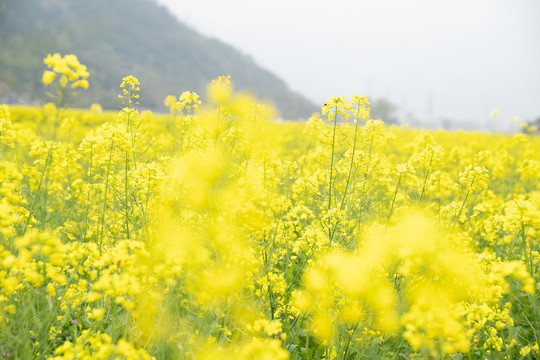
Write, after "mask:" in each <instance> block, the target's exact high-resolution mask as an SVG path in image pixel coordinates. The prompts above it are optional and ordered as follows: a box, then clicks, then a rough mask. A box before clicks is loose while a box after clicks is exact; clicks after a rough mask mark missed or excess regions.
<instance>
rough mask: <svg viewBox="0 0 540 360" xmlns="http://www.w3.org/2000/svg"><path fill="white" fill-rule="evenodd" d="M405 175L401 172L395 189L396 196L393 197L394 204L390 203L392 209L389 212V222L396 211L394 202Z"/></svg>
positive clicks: (393, 202)
mask: <svg viewBox="0 0 540 360" xmlns="http://www.w3.org/2000/svg"><path fill="white" fill-rule="evenodd" d="M402 177H403V174H399V178H398V182H397V185H396V191H394V196H393V197H392V205H390V211H389V212H388V220H387V222H388V223H389V222H390V218H391V217H392V212H393V211H394V204H395V203H396V197H397V193H398V190H399V184H401V178H402Z"/></svg>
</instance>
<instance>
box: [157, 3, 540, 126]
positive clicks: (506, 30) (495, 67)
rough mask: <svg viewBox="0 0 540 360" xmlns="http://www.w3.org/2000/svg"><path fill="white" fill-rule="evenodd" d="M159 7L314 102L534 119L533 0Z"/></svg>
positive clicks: (538, 86)
mask: <svg viewBox="0 0 540 360" xmlns="http://www.w3.org/2000/svg"><path fill="white" fill-rule="evenodd" d="M158 2H159V3H161V4H163V5H165V6H167V7H168V8H169V9H170V10H171V12H172V13H174V14H175V15H176V16H177V17H178V18H180V19H181V20H182V21H184V22H185V23H187V24H188V25H190V26H191V27H192V28H194V29H195V30H197V31H198V32H200V33H202V34H204V35H208V36H211V37H215V38H218V39H220V40H222V41H224V42H226V43H228V44H230V45H232V46H234V47H236V48H237V49H239V50H240V51H242V52H243V53H245V54H249V55H251V56H252V57H253V58H254V59H255V61H256V62H257V63H259V64H260V65H261V66H263V67H264V68H266V69H268V70H270V71H272V72H274V73H275V74H277V75H278V76H280V77H281V78H282V79H284V80H285V82H286V83H287V84H288V85H289V87H290V88H291V89H293V90H295V91H298V92H300V93H301V94H303V95H305V96H306V97H308V98H309V99H311V100H312V101H314V102H315V103H317V104H322V103H324V101H325V100H326V99H327V98H328V97H329V96H331V95H345V96H350V95H352V94H354V93H358V94H361V95H368V96H370V97H371V98H372V99H376V98H380V97H384V98H387V99H388V100H390V101H391V102H393V103H394V104H395V105H397V106H398V107H399V108H400V111H401V112H400V115H403V114H405V113H413V114H414V115H415V116H416V117H417V118H419V119H421V120H424V119H432V121H438V119H440V118H441V117H447V118H450V119H455V120H459V121H475V122H479V123H483V122H485V121H488V117H489V112H490V110H492V109H494V108H498V109H500V110H501V119H507V118H509V117H511V116H517V117H519V119H520V120H532V119H535V118H537V117H540V0H452V1H439V0H370V1H364V0H356V1H354V0H334V1H321V0H297V1H294V0H272V1H266V0H228V1H222V0H221V1H220V0H197V1H184V0H158ZM233 81H234V79H233Z"/></svg>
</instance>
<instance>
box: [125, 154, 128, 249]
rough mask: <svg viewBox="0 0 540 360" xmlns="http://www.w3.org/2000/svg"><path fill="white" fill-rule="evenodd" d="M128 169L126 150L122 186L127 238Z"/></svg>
mask: <svg viewBox="0 0 540 360" xmlns="http://www.w3.org/2000/svg"><path fill="white" fill-rule="evenodd" d="M128 171H129V159H128V152H127V150H126V159H125V168H124V186H125V197H124V206H125V227H126V238H127V239H129V197H128V195H129V194H128V191H129V186H128Z"/></svg>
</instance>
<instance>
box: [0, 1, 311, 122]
mask: <svg viewBox="0 0 540 360" xmlns="http://www.w3.org/2000/svg"><path fill="white" fill-rule="evenodd" d="M0 48H1V49H2V51H1V52H0V69H1V71H0V98H1V97H6V96H8V94H9V96H11V97H13V96H14V95H13V94H18V95H19V96H21V95H24V96H26V97H27V98H31V99H35V98H39V97H41V98H42V97H43V86H42V85H41V83H40V82H39V80H40V79H41V72H42V71H43V70H44V68H45V66H44V65H43V63H42V59H43V57H45V56H46V55H47V54H48V53H54V52H59V53H62V54H65V53H74V54H76V55H77V56H78V57H79V60H80V61H81V63H83V64H85V65H87V66H88V70H89V72H90V74H91V77H90V79H89V80H90V84H91V85H90V88H89V89H88V90H85V91H84V92H81V94H80V97H78V99H79V101H80V104H79V105H88V104H89V103H90V102H91V101H93V102H99V103H100V104H102V105H103V106H104V107H106V108H113V109H114V108H117V107H118V102H117V101H116V94H118V85H119V84H120V81H121V78H122V77H123V76H125V75H128V74H132V75H135V76H136V77H138V78H139V80H140V82H141V96H142V105H143V107H147V108H151V109H155V110H164V107H163V104H162V103H163V99H164V98H165V96H166V95H168V94H177V95H179V94H180V93H181V92H182V91H184V90H192V91H196V92H198V93H200V94H204V91H205V90H204V89H205V86H206V85H207V84H208V82H209V81H210V80H212V79H214V78H216V77H218V76H219V75H231V78H232V80H233V83H234V85H235V88H236V89H237V90H252V91H253V92H255V93H256V94H257V95H258V96H259V97H262V98H266V99H271V100H272V101H273V102H274V103H275V104H276V106H277V107H278V109H279V110H280V112H281V114H282V116H283V117H285V118H289V119H294V118H298V117H308V116H309V115H311V113H312V112H314V111H317V108H316V107H315V106H314V105H313V104H311V103H310V102H309V101H308V100H306V99H305V98H304V97H302V96H301V95H299V94H296V93H294V92H292V91H290V90H289V89H288V88H287V85H286V84H285V83H284V82H283V80H281V79H280V78H278V77H277V76H275V75H273V74H272V73H270V72H269V71H267V70H264V69H262V68H261V67H259V66H258V65H257V64H256V63H255V62H254V61H253V60H252V59H251V58H250V57H248V56H246V55H243V54H241V53H240V52H239V51H237V50H236V49H234V48H232V47H231V46H228V45H226V44H224V43H222V42H220V41H218V40H215V39H211V38H208V37H205V36H202V35H200V34H198V33H197V32H195V31H194V30H192V29H190V28H189V27H187V26H185V25H184V24H182V23H181V22H180V21H178V20H177V19H176V18H174V17H173V15H171V14H170V13H169V12H168V11H167V10H166V9H165V8H164V7H162V6H160V5H158V4H156V3H155V2H154V1H152V0H92V1H70V0H0Z"/></svg>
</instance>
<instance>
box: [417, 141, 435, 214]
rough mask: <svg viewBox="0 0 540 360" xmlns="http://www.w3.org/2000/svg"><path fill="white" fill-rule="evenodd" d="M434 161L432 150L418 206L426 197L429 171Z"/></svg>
mask: <svg viewBox="0 0 540 360" xmlns="http://www.w3.org/2000/svg"><path fill="white" fill-rule="evenodd" d="M432 163H433V151H432V152H431V158H430V159H429V165H428V168H427V170H426V175H425V176H424V184H423V185H422V191H421V192H420V197H419V198H418V206H420V202H421V201H422V198H423V197H424V192H425V191H426V185H427V181H428V178H429V172H430V171H431V164H432Z"/></svg>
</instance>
